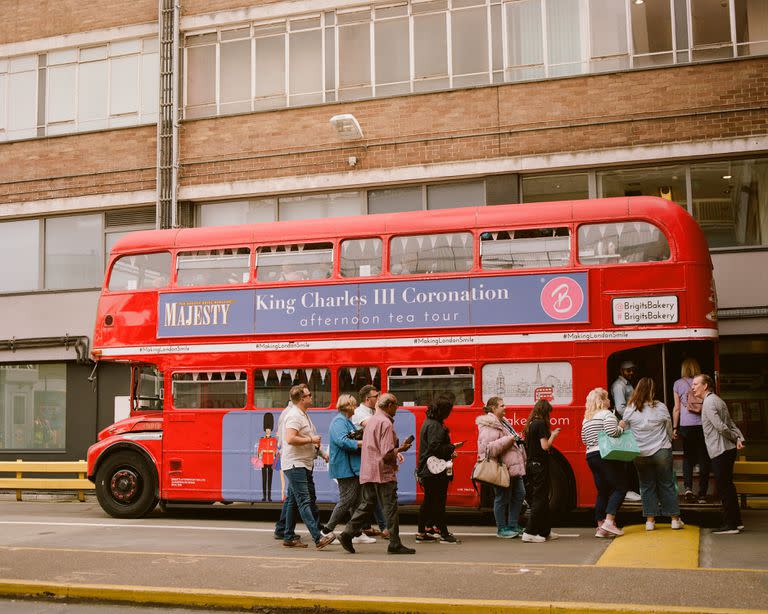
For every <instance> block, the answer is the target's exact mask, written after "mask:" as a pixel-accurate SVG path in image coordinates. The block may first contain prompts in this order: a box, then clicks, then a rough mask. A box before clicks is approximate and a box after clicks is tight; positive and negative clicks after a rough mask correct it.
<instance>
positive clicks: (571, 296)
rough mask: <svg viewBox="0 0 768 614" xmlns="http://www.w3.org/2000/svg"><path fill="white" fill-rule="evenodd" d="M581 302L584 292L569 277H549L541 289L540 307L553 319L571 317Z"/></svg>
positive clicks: (577, 310)
mask: <svg viewBox="0 0 768 614" xmlns="http://www.w3.org/2000/svg"><path fill="white" fill-rule="evenodd" d="M583 304H584V292H583V291H582V289H581V286H580V285H579V284H577V283H576V282H575V281H574V280H573V279H571V278H570V277H555V278H554V279H550V280H549V281H548V282H547V283H546V284H545V285H544V287H543V288H542V289H541V308H542V309H543V310H544V313H546V314H547V315H548V316H549V317H550V318H553V319H555V320H568V319H570V318H572V317H573V316H575V315H576V314H577V313H579V309H581V306H582V305H583Z"/></svg>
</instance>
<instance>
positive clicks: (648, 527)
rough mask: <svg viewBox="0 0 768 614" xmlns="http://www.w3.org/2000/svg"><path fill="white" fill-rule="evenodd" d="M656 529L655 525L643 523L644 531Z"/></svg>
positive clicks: (653, 523) (649, 522)
mask: <svg viewBox="0 0 768 614" xmlns="http://www.w3.org/2000/svg"><path fill="white" fill-rule="evenodd" d="M655 528H656V523H655V522H651V521H648V522H646V523H645V530H646V531H653V530H654V529H655Z"/></svg>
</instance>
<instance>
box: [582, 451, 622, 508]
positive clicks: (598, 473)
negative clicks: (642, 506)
mask: <svg viewBox="0 0 768 614" xmlns="http://www.w3.org/2000/svg"><path fill="white" fill-rule="evenodd" d="M587 465H589V468H590V470H591V471H592V477H593V478H594V480H595V488H597V498H596V499H595V520H596V521H597V522H602V521H603V520H605V515H606V514H611V515H612V516H615V515H616V512H618V511H619V507H621V504H622V503H623V502H624V496H625V495H626V494H627V467H626V465H627V464H626V463H622V462H621V461H611V460H605V459H604V458H602V457H601V456H600V452H590V453H589V454H587Z"/></svg>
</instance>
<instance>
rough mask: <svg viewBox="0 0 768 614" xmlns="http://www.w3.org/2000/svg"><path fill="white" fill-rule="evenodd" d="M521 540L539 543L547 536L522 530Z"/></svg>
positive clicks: (545, 539)
mask: <svg viewBox="0 0 768 614" xmlns="http://www.w3.org/2000/svg"><path fill="white" fill-rule="evenodd" d="M522 540H523V541H524V542H526V543H529V544H540V543H541V542H545V541H547V538H546V537H542V536H541V535H531V534H530V533H526V532H525V531H523V537H522Z"/></svg>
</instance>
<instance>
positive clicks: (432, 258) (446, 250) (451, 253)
mask: <svg viewBox="0 0 768 614" xmlns="http://www.w3.org/2000/svg"><path fill="white" fill-rule="evenodd" d="M471 268H472V235H471V234H470V233H468V232H454V233H446V234H434V235H412V236H405V237H393V238H392V241H391V243H390V247H389V270H390V272H391V273H392V274H393V275H409V274H413V273H454V272H460V271H469V270H470V269H471Z"/></svg>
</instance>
